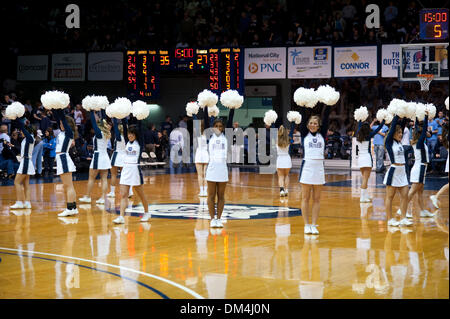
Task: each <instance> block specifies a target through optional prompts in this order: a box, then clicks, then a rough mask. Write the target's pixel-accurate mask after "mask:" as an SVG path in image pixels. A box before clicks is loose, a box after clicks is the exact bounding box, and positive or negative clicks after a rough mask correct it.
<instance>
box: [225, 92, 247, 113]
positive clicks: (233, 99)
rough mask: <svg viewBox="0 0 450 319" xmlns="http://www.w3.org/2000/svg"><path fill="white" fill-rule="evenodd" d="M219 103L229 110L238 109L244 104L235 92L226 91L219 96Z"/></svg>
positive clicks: (242, 99) (242, 98)
mask: <svg viewBox="0 0 450 319" xmlns="http://www.w3.org/2000/svg"><path fill="white" fill-rule="evenodd" d="M220 103H222V105H223V106H225V107H228V108H230V109H238V108H240V107H241V105H242V103H244V97H243V96H241V95H240V94H239V92H238V91H236V90H228V91H225V92H223V93H222V94H221V95H220Z"/></svg>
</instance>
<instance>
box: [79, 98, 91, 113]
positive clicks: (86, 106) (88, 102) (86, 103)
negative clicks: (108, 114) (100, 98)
mask: <svg viewBox="0 0 450 319" xmlns="http://www.w3.org/2000/svg"><path fill="white" fill-rule="evenodd" d="M93 103H94V99H93V98H92V96H90V95H88V96H86V97H85V98H84V99H83V100H82V101H81V106H82V107H83V109H85V110H86V111H88V112H89V111H90V110H91V107H92V104H93Z"/></svg>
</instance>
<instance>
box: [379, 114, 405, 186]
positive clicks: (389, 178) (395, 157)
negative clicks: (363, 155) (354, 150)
mask: <svg viewBox="0 0 450 319" xmlns="http://www.w3.org/2000/svg"><path fill="white" fill-rule="evenodd" d="M398 119H399V117H398V115H396V116H394V119H393V120H392V123H391V127H390V129H389V133H388V134H387V136H386V140H385V143H384V146H385V148H386V151H387V153H388V155H389V159H390V161H391V164H392V165H391V167H389V169H388V170H387V172H386V175H385V176H384V180H383V184H384V185H386V186H393V187H403V186H408V177H407V176H406V167H405V163H406V160H405V151H404V149H403V145H402V143H401V142H397V141H396V140H394V134H395V127H396V126H397V122H398Z"/></svg>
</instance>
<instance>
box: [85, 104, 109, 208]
mask: <svg viewBox="0 0 450 319" xmlns="http://www.w3.org/2000/svg"><path fill="white" fill-rule="evenodd" d="M90 117H91V123H92V128H93V129H94V132H95V135H94V138H93V144H94V156H93V158H92V160H91V165H90V166H89V180H88V184H87V194H89V195H84V196H83V197H82V198H80V199H79V201H80V202H82V203H90V202H91V197H90V194H91V191H92V187H94V181H95V179H96V177H97V175H98V173H100V179H101V182H102V197H100V198H99V199H98V200H97V201H96V203H97V204H104V203H105V196H106V192H107V191H108V170H109V169H110V168H111V160H110V159H109V155H108V141H109V139H110V138H111V126H110V125H109V124H108V123H107V122H106V120H105V119H101V120H99V121H98V122H97V120H96V119H95V113H94V111H90Z"/></svg>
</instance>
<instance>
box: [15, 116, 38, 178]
mask: <svg viewBox="0 0 450 319" xmlns="http://www.w3.org/2000/svg"><path fill="white" fill-rule="evenodd" d="M17 122H18V123H19V128H20V130H21V131H22V132H23V134H24V135H25V138H24V139H23V140H22V143H21V145H20V164H19V168H18V169H17V174H24V175H34V174H35V170H34V165H33V161H32V160H31V157H32V154H33V149H34V137H33V136H32V135H31V134H30V133H29V132H28V131H27V130H26V129H25V126H24V125H23V122H22V120H18V121H17Z"/></svg>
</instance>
